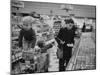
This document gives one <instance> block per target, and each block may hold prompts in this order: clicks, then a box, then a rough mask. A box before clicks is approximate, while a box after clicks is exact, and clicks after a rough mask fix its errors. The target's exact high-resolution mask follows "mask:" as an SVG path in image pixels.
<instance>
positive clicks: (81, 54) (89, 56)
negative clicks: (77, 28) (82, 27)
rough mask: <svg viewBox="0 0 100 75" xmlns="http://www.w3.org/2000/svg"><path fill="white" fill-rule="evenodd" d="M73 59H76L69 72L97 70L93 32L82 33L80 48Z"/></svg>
mask: <svg viewBox="0 0 100 75" xmlns="http://www.w3.org/2000/svg"><path fill="white" fill-rule="evenodd" d="M73 57H75V58H72V60H73V61H74V62H73V65H72V66H71V67H69V70H81V69H82V70H88V69H95V63H96V62H95V60H96V55H95V43H94V42H93V39H92V38H91V32H88V33H82V36H81V41H80V44H79V48H78V50H77V53H76V55H75V56H73ZM69 65H70V64H69Z"/></svg>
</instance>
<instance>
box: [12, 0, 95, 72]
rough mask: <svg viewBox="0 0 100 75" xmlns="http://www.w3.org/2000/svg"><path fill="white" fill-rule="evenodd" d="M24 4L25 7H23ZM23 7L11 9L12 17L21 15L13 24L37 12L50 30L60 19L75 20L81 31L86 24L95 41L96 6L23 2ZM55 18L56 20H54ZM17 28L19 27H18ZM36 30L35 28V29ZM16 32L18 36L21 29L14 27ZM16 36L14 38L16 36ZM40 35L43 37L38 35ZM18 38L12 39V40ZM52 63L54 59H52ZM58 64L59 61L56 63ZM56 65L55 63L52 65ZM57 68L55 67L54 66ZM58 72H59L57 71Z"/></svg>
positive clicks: (13, 20)
mask: <svg viewBox="0 0 100 75" xmlns="http://www.w3.org/2000/svg"><path fill="white" fill-rule="evenodd" d="M23 4H24V5H23ZM23 4H22V5H23V6H22V5H21V7H20V6H19V7H18V9H17V8H11V13H12V15H20V16H18V17H17V19H12V20H11V23H12V25H13V23H16V24H17V23H18V22H20V21H21V18H22V17H23V16H26V15H28V14H30V12H34V11H35V12H36V13H38V14H40V15H41V16H42V17H43V18H44V22H45V23H47V24H48V25H49V26H50V28H52V27H53V23H54V21H56V20H60V19H59V18H62V19H65V18H69V16H70V17H71V18H73V20H74V21H75V23H76V24H77V26H78V27H79V28H80V29H81V28H82V26H83V23H84V22H85V23H86V24H87V25H92V26H93V29H94V30H93V34H92V35H93V38H94V39H95V25H96V8H95V6H89V5H85V6H84V5H73V4H56V3H41V2H27V1H24V2H23ZM63 5H65V6H66V7H68V11H67V10H64V9H63V8H64V7H65V6H63ZM54 18H56V19H55V20H54ZM16 28H17V27H16ZM33 28H35V27H33ZM13 31H14V32H16V31H17V33H16V35H18V33H19V31H20V29H13V26H12V32H13ZM16 35H14V36H16ZM38 35H41V33H40V34H38ZM16 38H18V36H17V37H12V40H14V39H16ZM50 60H51V61H52V60H53V59H50ZM56 62H57V61H56ZM52 64H54V63H52ZM54 67H55V66H54ZM54 67H53V68H51V69H50V71H52V70H54V69H55V68H54ZM55 71H58V70H55Z"/></svg>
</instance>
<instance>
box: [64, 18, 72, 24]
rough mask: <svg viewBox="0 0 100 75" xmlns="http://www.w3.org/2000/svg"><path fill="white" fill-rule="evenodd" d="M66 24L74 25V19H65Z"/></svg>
mask: <svg viewBox="0 0 100 75" xmlns="http://www.w3.org/2000/svg"><path fill="white" fill-rule="evenodd" d="M64 21H65V24H69V23H72V24H74V21H73V20H72V19H65V20H64Z"/></svg>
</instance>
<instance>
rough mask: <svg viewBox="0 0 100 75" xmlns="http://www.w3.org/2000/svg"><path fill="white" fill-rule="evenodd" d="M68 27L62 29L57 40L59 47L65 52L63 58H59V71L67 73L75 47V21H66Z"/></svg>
mask: <svg viewBox="0 0 100 75" xmlns="http://www.w3.org/2000/svg"><path fill="white" fill-rule="evenodd" d="M65 24H66V27H65V28H61V29H60V31H59V33H58V35H57V37H56V40H57V43H58V47H59V48H60V50H62V51H63V53H62V54H63V55H62V58H59V71H65V69H66V67H65V66H64V64H65V63H66V66H67V65H68V62H69V60H70V58H71V56H72V48H73V45H74V31H73V29H72V27H73V24H74V21H73V20H72V19H67V20H65Z"/></svg>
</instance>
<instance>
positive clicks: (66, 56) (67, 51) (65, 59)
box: [59, 46, 72, 71]
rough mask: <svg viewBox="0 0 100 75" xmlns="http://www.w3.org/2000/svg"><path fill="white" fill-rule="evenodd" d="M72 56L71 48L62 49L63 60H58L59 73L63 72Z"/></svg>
mask: <svg viewBox="0 0 100 75" xmlns="http://www.w3.org/2000/svg"><path fill="white" fill-rule="evenodd" d="M71 56H72V48H69V47H67V46H65V47H63V58H61V59H59V71H65V70H66V67H67V66H68V63H69V60H70V58H71ZM64 64H66V66H65V65H64Z"/></svg>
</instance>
